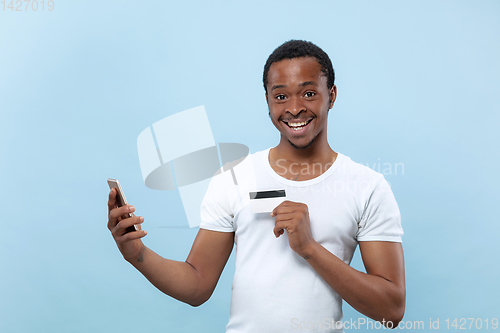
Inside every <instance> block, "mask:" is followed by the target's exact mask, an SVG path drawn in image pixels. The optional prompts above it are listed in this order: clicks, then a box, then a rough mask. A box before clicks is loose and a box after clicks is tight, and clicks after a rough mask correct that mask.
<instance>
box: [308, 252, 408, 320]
mask: <svg viewBox="0 0 500 333" xmlns="http://www.w3.org/2000/svg"><path fill="white" fill-rule="evenodd" d="M304 259H306V260H307V262H308V263H309V264H310V265H311V266H312V267H313V268H314V270H315V271H316V272H317V273H318V274H319V275H320V276H321V277H322V278H323V279H324V280H325V282H326V283H328V285H330V287H332V289H333V290H334V291H335V292H336V293H337V294H339V296H340V297H342V298H343V299H344V300H345V301H346V302H347V303H349V304H350V305H351V306H352V307H353V308H354V309H356V310H357V311H359V312H361V313H362V314H364V315H366V316H367V317H370V318H372V319H374V320H378V321H382V320H385V322H388V321H392V323H393V327H396V326H397V324H398V323H399V321H400V320H401V319H402V317H403V314H404V308H405V288H404V285H403V286H400V285H397V284H396V283H394V282H392V281H389V280H387V279H385V278H383V277H380V276H376V275H370V274H366V273H363V272H360V271H357V270H356V269H354V268H352V267H351V266H349V265H347V264H346V263H344V262H343V261H342V260H340V259H339V258H337V257H336V256H335V255H334V254H332V253H331V252H329V251H328V250H326V249H325V248H324V247H323V246H321V245H320V244H318V243H315V244H314V245H313V246H312V247H311V250H310V251H308V253H307V254H306V255H305V256H304Z"/></svg>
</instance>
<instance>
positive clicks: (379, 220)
mask: <svg viewBox="0 0 500 333" xmlns="http://www.w3.org/2000/svg"><path fill="white" fill-rule="evenodd" d="M401 236H403V228H402V227H401V214H400V212H399V208H398V204H397V202H396V199H395V198H394V194H393V193H392V190H391V188H390V186H389V184H388V183H387V181H386V180H385V178H384V177H383V176H381V178H380V181H378V182H377V184H376V186H375V188H374V189H373V192H372V193H371V194H370V195H369V197H368V200H367V201H366V203H365V209H364V212H363V215H362V217H361V221H360V222H359V227H358V233H357V240H358V241H359V242H363V241H387V242H399V243H401V242H402V239H401Z"/></svg>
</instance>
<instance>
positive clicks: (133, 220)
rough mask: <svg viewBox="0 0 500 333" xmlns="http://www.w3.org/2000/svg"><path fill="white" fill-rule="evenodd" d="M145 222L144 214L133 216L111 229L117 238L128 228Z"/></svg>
mask: <svg viewBox="0 0 500 333" xmlns="http://www.w3.org/2000/svg"><path fill="white" fill-rule="evenodd" d="M143 222H144V217H142V216H133V217H129V218H128V219H123V220H121V221H120V222H119V223H117V224H116V226H115V227H114V228H113V229H112V230H111V233H112V234H113V236H115V238H117V237H120V236H122V235H123V234H125V233H126V230H125V229H127V228H129V227H132V226H134V225H140V224H141V223H143Z"/></svg>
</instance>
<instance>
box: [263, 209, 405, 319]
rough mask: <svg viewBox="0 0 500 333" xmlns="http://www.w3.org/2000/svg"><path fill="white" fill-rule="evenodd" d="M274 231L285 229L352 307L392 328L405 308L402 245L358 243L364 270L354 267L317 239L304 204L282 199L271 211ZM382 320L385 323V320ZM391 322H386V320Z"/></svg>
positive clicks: (297, 248)
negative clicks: (273, 217) (273, 219)
mask: <svg viewBox="0 0 500 333" xmlns="http://www.w3.org/2000/svg"><path fill="white" fill-rule="evenodd" d="M271 216H275V217H276V223H275V228H274V234H275V236H276V237H279V236H281V235H282V234H283V233H284V231H285V230H286V231H287V235H288V240H289V244H290V247H291V249H292V250H293V251H295V252H296V253H297V254H298V255H300V256H301V257H303V258H304V259H306V260H307V262H308V263H309V264H310V265H311V266H312V267H313V268H314V270H315V271H316V272H317V273H318V274H319V275H320V276H321V277H322V278H323V279H324V280H325V282H326V283H328V285H330V287H332V289H333V290H335V292H336V293H337V294H339V296H340V297H342V298H343V299H344V300H345V301H346V302H347V303H349V304H350V305H351V306H352V307H353V308H354V309H356V310H357V311H359V312H361V313H362V314H364V315H366V316H368V317H370V318H372V319H374V320H377V321H380V322H382V323H383V324H385V325H386V326H387V327H389V328H395V327H396V326H397V325H398V323H399V322H400V321H401V319H402V318H403V315H404V310H405V299H406V288H405V276H404V259H403V247H402V246H401V244H400V243H394V242H359V248H360V252H361V256H362V258H363V263H364V265H365V268H366V271H367V273H363V272H360V271H357V270H355V269H354V268H352V267H351V266H349V265H348V264H346V263H344V262H343V261H342V260H340V259H339V258H337V256H335V255H334V254H333V253H331V252H330V251H328V250H327V249H325V248H324V247H323V246H321V245H320V244H319V243H318V242H316V241H315V240H314V239H313V238H312V235H311V227H310V221H309V212H308V209H307V205H305V204H302V203H296V202H290V201H285V202H283V203H282V204H280V205H279V206H278V207H276V208H275V209H274V211H273V213H272V214H271ZM384 321H385V322H384ZM389 321H391V322H392V327H391V324H389V325H387V322H389Z"/></svg>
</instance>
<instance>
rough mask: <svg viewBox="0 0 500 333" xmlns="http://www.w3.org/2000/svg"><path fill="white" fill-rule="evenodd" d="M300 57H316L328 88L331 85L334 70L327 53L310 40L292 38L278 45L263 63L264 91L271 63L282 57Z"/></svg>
mask: <svg viewBox="0 0 500 333" xmlns="http://www.w3.org/2000/svg"><path fill="white" fill-rule="evenodd" d="M300 57H313V58H316V60H317V61H318V63H319V64H320V65H321V72H323V74H324V75H325V76H326V85H327V87H328V89H330V88H331V87H333V85H334V84H335V72H334V71H333V66H332V61H331V60H330V57H328V54H326V52H325V51H323V50H322V49H321V48H320V47H319V46H317V45H315V44H313V43H311V42H308V41H305V40H295V39H292V40H289V41H288V42H285V43H283V44H281V45H280V46H278V47H277V48H276V49H275V50H274V51H273V53H271V55H270V56H269V58H267V61H266V64H265V65H264V75H263V77H262V81H263V83H264V90H265V91H266V93H267V83H268V82H267V74H268V73H269V68H270V67H271V65H272V64H273V63H274V62H278V61H281V60H283V59H295V58H300Z"/></svg>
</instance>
